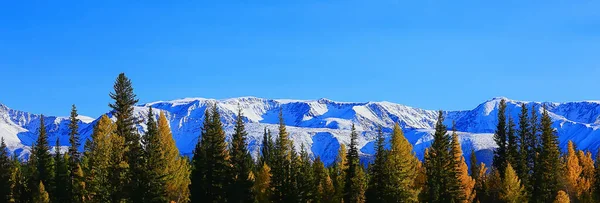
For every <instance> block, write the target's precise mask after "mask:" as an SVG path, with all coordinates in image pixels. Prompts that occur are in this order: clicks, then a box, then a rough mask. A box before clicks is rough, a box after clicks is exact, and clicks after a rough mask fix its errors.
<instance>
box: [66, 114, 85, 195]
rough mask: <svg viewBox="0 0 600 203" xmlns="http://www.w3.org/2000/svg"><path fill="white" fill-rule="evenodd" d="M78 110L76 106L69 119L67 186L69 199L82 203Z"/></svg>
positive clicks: (83, 187)
mask: <svg viewBox="0 0 600 203" xmlns="http://www.w3.org/2000/svg"><path fill="white" fill-rule="evenodd" d="M78 116H79V115H78V114H77V108H76V107H75V105H73V106H72V107H71V116H70V118H69V121H70V122H69V129H70V131H69V144H70V146H69V151H68V157H69V159H68V160H67V161H68V163H67V164H68V168H69V183H68V184H67V189H68V198H69V200H70V201H71V202H74V203H76V202H82V201H83V196H84V193H85V191H84V190H85V182H84V181H85V180H84V177H83V174H78V172H79V171H82V169H81V164H80V156H81V155H80V154H79V151H78V150H79V146H80V143H79V119H78V118H77V117H78Z"/></svg>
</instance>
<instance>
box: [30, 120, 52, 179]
mask: <svg viewBox="0 0 600 203" xmlns="http://www.w3.org/2000/svg"><path fill="white" fill-rule="evenodd" d="M31 154H32V156H33V157H32V159H31V163H34V164H35V170H34V174H33V176H34V177H33V179H32V184H34V185H32V187H37V186H38V185H37V183H39V182H44V183H45V184H46V185H49V186H52V185H54V184H53V181H54V163H53V160H52V155H50V146H49V144H48V134H47V133H46V126H45V123H44V115H40V128H39V134H38V138H37V141H36V144H35V145H34V146H33V147H32V150H31ZM49 188H50V187H49Z"/></svg>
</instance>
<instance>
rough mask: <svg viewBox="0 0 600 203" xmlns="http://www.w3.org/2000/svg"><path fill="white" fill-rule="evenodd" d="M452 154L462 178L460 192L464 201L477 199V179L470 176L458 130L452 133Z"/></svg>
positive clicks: (460, 178)
mask: <svg viewBox="0 0 600 203" xmlns="http://www.w3.org/2000/svg"><path fill="white" fill-rule="evenodd" d="M451 151H452V156H453V158H454V171H455V173H456V175H457V176H458V177H457V178H458V179H459V180H460V192H461V193H462V194H461V196H462V197H463V199H462V202H464V203H469V202H473V200H474V199H475V190H474V188H475V180H474V179H473V178H471V176H469V168H468V167H467V163H466V162H465V157H464V156H463V152H462V149H461V146H460V141H459V140H458V134H457V133H456V130H455V131H454V132H453V133H452V149H451Z"/></svg>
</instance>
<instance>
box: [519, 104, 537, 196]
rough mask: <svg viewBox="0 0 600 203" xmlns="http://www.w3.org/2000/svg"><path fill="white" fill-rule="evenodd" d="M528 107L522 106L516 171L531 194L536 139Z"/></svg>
mask: <svg viewBox="0 0 600 203" xmlns="http://www.w3.org/2000/svg"><path fill="white" fill-rule="evenodd" d="M528 113H529V112H528V111H527V106H525V103H523V104H521V113H520V114H519V129H518V131H517V133H518V136H519V137H518V139H519V155H518V157H517V163H515V166H516V167H515V169H516V171H517V175H518V176H519V179H521V184H523V186H525V190H527V191H528V193H529V194H530V192H531V187H530V186H531V185H530V181H529V179H530V176H531V173H532V171H531V169H532V168H533V160H534V157H535V151H534V150H535V146H533V140H534V139H535V137H532V136H531V135H532V134H531V130H530V123H529V122H530V121H529V116H528Z"/></svg>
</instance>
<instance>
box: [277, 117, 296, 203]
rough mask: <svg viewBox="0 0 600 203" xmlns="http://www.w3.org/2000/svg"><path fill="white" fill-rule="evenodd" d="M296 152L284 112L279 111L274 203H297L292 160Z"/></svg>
mask: <svg viewBox="0 0 600 203" xmlns="http://www.w3.org/2000/svg"><path fill="white" fill-rule="evenodd" d="M295 156H296V155H295V152H294V149H293V147H292V141H291V140H290V139H289V135H288V133H287V130H286V127H285V123H284V121H283V112H282V110H281V109H280V110H279V136H278V139H277V141H276V142H275V151H274V152H273V160H272V162H273V163H272V165H273V166H272V167H271V174H272V177H271V186H272V187H273V193H272V195H271V198H272V200H273V201H274V202H296V201H297V199H298V196H296V195H295V193H296V192H297V190H296V182H295V181H294V177H292V176H293V174H294V173H293V170H295V168H294V167H293V162H292V160H295V158H294V157H295Z"/></svg>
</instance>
